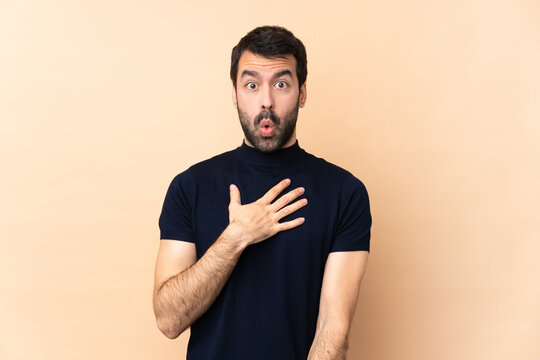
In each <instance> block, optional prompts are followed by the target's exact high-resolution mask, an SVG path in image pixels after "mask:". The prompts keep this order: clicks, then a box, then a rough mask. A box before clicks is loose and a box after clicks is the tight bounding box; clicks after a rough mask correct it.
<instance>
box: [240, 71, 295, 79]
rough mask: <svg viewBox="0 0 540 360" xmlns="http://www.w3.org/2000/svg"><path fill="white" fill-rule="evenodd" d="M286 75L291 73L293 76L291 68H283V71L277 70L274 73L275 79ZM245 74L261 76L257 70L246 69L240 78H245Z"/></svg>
mask: <svg viewBox="0 0 540 360" xmlns="http://www.w3.org/2000/svg"><path fill="white" fill-rule="evenodd" d="M285 75H289V76H290V77H291V78H292V77H293V76H292V72H291V70H288V69H287V70H281V71H279V72H277V73H276V74H275V75H274V79H275V78H279V77H282V76H285ZM244 76H252V77H259V76H260V75H259V73H258V72H257V71H252V70H244V71H242V75H241V76H240V78H243V77H244Z"/></svg>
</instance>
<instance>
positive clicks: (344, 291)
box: [308, 251, 368, 360]
mask: <svg viewBox="0 0 540 360" xmlns="http://www.w3.org/2000/svg"><path fill="white" fill-rule="evenodd" d="M367 259H368V252H367V251H350V252H334V253H330V255H328V260H327V261H326V267H325V269H324V277H323V284H322V289H321V300H320V306H319V317H318V319H317V330H316V332H315V338H314V339H313V344H312V345H311V349H310V351H309V355H308V360H322V359H324V360H344V359H345V358H346V354H347V350H348V348H349V343H348V336H349V329H350V324H351V322H352V319H353V316H354V310H355V308H356V302H357V300H358V292H359V291H360V282H361V280H362V276H363V274H364V271H365V268H366V266H367Z"/></svg>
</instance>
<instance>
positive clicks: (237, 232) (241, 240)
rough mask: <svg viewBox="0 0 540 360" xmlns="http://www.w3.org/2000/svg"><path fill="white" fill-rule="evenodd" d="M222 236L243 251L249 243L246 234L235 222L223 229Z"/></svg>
mask: <svg viewBox="0 0 540 360" xmlns="http://www.w3.org/2000/svg"><path fill="white" fill-rule="evenodd" d="M222 235H223V236H224V238H225V239H226V241H227V242H228V243H231V244H234V245H235V246H236V247H238V248H239V249H240V251H243V250H244V249H245V248H246V247H248V245H249V240H248V239H246V235H245V233H244V231H243V230H242V227H241V226H238V225H237V224H235V223H230V224H229V225H228V226H227V227H226V228H225V230H224V231H223V234H222Z"/></svg>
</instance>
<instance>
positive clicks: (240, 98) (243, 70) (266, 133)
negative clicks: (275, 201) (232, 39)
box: [233, 51, 306, 152]
mask: <svg viewBox="0 0 540 360" xmlns="http://www.w3.org/2000/svg"><path fill="white" fill-rule="evenodd" d="M305 101H306V84H305V83H304V84H303V85H302V87H301V88H300V89H299V88H298V77H297V76H296V59H295V58H294V56H293V55H286V56H285V57H283V58H271V59H269V58H265V57H263V56H260V55H256V54H253V53H251V52H249V51H245V52H244V53H242V56H241V57H240V60H239V62H238V75H237V79H236V89H235V88H234V86H233V103H234V105H235V106H236V107H237V109H238V117H239V118H240V124H241V125H242V129H243V130H244V135H245V137H246V144H247V145H249V146H251V147H255V148H256V149H258V150H259V151H263V152H272V151H275V150H277V149H280V148H283V147H288V146H291V145H293V144H294V143H295V142H296V119H297V117H298V108H299V107H303V106H304V104H305Z"/></svg>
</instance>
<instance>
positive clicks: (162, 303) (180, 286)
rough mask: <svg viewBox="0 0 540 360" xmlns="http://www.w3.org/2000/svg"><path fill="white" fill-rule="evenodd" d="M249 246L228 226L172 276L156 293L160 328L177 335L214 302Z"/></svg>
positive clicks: (155, 301) (166, 332) (164, 331)
mask: <svg viewBox="0 0 540 360" xmlns="http://www.w3.org/2000/svg"><path fill="white" fill-rule="evenodd" d="M245 246H246V245H244V244H243V243H242V242H240V241H237V239H236V238H234V236H233V235H231V231H230V229H229V228H227V229H225V231H224V232H223V233H222V234H221V235H220V237H219V238H218V239H217V240H216V241H215V243H214V244H213V245H212V246H211V247H210V248H209V249H208V250H207V251H206V253H205V254H204V255H203V256H202V257H201V258H200V259H199V260H198V261H197V262H196V263H194V264H193V265H192V266H190V267H189V268H187V269H186V270H184V271H183V272H181V273H179V274H177V275H175V276H173V277H171V278H170V279H168V280H167V281H166V282H164V283H163V285H162V286H161V287H160V288H159V289H157V290H156V292H155V293H154V312H155V314H156V319H157V323H158V327H159V328H160V330H161V331H162V332H163V333H164V334H165V335H166V336H167V337H169V338H171V339H174V338H176V337H178V336H179V335H180V334H181V333H182V332H183V331H184V330H185V329H187V328H188V327H189V326H190V325H191V324H192V323H193V322H194V321H195V320H197V319H198V318H199V317H200V316H201V315H202V314H203V313H204V312H206V310H207V309H208V308H209V307H210V305H212V303H213V302H214V301H215V299H216V297H217V296H218V294H219V293H220V292H221V290H222V289H223V286H224V285H225V283H226V282H227V279H228V278H229V276H230V275H231V272H232V270H233V269H234V267H235V265H236V263H237V262H238V259H239V258H240V255H241V253H242V251H243V250H244V248H245Z"/></svg>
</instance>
